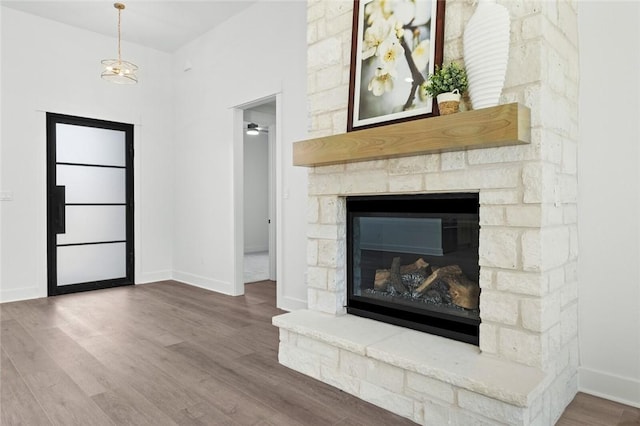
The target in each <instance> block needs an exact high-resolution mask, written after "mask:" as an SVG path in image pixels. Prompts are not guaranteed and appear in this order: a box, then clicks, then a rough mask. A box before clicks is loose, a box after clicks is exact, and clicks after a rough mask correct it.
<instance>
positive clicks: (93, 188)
mask: <svg viewBox="0 0 640 426" xmlns="http://www.w3.org/2000/svg"><path fill="white" fill-rule="evenodd" d="M56 178H57V184H58V185H63V186H65V187H66V192H67V194H66V197H67V199H66V201H67V204H124V203H125V202H126V201H127V198H126V170H125V169H124V168H122V169H120V168H117V169H116V168H108V167H98V166H69V165H61V164H58V165H57V176H56Z"/></svg>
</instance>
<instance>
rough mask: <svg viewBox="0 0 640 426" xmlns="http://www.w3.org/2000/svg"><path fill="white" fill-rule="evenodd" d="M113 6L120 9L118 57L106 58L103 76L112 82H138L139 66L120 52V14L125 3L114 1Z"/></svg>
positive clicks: (103, 63) (103, 62)
mask: <svg viewBox="0 0 640 426" xmlns="http://www.w3.org/2000/svg"><path fill="white" fill-rule="evenodd" d="M113 7H115V8H116V9H118V59H104V60H103V61H102V65H103V67H104V70H103V71H102V78H103V79H105V80H107V81H110V82H112V83H118V84H136V83H137V82H138V77H137V76H136V71H137V70H138V66H137V65H136V64H134V63H132V62H129V61H123V60H122V56H121V54H120V15H121V13H122V10H123V9H124V4H122V3H114V4H113Z"/></svg>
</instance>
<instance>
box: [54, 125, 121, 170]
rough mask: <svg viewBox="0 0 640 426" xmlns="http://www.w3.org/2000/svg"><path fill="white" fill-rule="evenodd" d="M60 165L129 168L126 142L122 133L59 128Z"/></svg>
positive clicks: (57, 149) (57, 152)
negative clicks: (99, 165)
mask: <svg viewBox="0 0 640 426" xmlns="http://www.w3.org/2000/svg"><path fill="white" fill-rule="evenodd" d="M56 134H57V137H56V142H57V143H56V157H57V158H56V161H57V162H58V163H77V164H102V165H108V166H120V167H125V166H126V155H125V153H126V149H125V148H126V138H125V133H124V132H123V131H120V130H109V129H96V128H94V127H85V126H75V125H71V124H63V123H57V124H56Z"/></svg>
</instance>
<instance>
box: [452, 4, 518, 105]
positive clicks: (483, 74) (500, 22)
mask: <svg viewBox="0 0 640 426" xmlns="http://www.w3.org/2000/svg"><path fill="white" fill-rule="evenodd" d="M510 27H511V23H510V18H509V11H507V9H506V8H505V7H504V6H502V5H499V4H496V0H479V1H478V7H477V9H476V11H475V13H474V14H473V16H472V17H471V19H470V20H469V22H468V23H467V26H466V28H465V30H464V36H463V43H464V63H465V67H466V69H467V78H468V80H469V97H470V98H471V105H472V106H473V109H480V108H487V107H492V106H496V105H498V102H499V101H500V94H501V93H502V87H503V86H504V79H505V75H506V73H507V62H508V60H509V30H510Z"/></svg>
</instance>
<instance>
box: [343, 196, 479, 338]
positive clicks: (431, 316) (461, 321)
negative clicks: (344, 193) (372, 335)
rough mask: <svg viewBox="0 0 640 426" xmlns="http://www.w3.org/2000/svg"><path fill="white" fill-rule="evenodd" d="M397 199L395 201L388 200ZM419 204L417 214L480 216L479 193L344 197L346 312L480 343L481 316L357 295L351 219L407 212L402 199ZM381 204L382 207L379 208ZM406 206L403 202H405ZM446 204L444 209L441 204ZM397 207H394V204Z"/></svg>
mask: <svg viewBox="0 0 640 426" xmlns="http://www.w3.org/2000/svg"><path fill="white" fill-rule="evenodd" d="M389 201H396V202H397V203H389ZM405 201H408V202H410V203H411V204H412V205H415V206H419V210H420V213H456V214H459V213H465V214H466V213H469V214H475V215H477V216H478V217H479V211H480V203H479V194H478V193H446V194H415V195H413V194H412V195H378V196H349V197H347V200H346V202H347V306H346V308H347V312H348V313H350V314H353V315H357V316H361V317H365V318H370V319H373V320H377V321H382V322H386V323H389V324H394V325H399V326H402V327H406V328H410V329H414V330H418V331H423V332H427V333H431V334H434V335H438V336H443V337H447V338H450V339H454V340H458V341H461V342H465V343H470V344H473V345H476V346H477V345H479V329H480V319H476V318H465V317H461V316H456V315H452V314H448V313H445V312H437V311H430V310H429V311H427V310H424V309H418V308H413V307H411V306H405V305H403V306H402V309H398V305H397V304H395V303H389V302H385V301H383V300H376V301H375V302H374V301H372V300H371V299H369V298H366V297H362V296H356V295H355V294H354V288H353V286H354V277H353V267H352V266H353V261H354V259H353V226H352V223H353V218H354V216H356V215H357V216H362V214H363V213H366V212H376V214H379V213H382V214H390V215H392V214H393V213H406V211H405V210H404V208H403V207H402V205H403V202H405ZM383 205H384V208H383V207H382V206H383ZM404 205H406V204H404ZM443 205H446V206H447V208H446V210H447V211H446V212H443V211H442V208H443V207H442V206H443ZM394 206H397V207H394ZM416 208H417V209H418V207H416Z"/></svg>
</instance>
